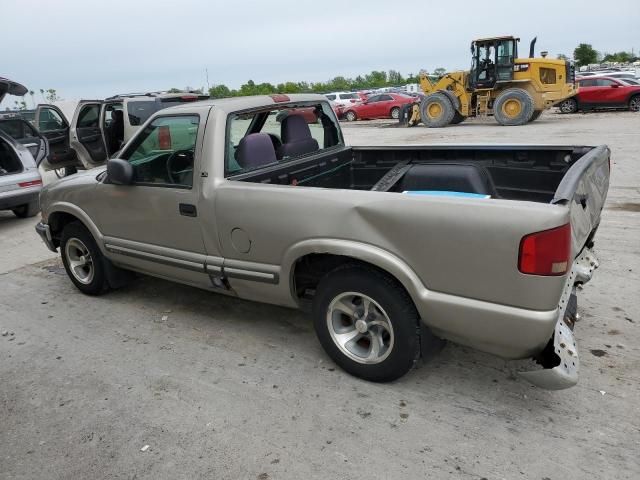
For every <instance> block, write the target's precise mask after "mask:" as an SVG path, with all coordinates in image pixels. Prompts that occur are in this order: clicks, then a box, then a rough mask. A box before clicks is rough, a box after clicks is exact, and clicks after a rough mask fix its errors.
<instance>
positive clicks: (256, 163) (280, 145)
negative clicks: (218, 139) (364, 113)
mask: <svg viewBox="0 0 640 480" xmlns="http://www.w3.org/2000/svg"><path fill="white" fill-rule="evenodd" d="M293 117H296V118H293ZM256 134H257V135H256ZM249 136H251V138H247V137H249ZM342 146H344V140H343V138H342V133H341V131H340V128H339V126H338V121H337V119H336V117H335V114H334V112H333V110H332V108H331V106H330V105H329V103H328V102H300V103H296V104H289V105H273V106H271V107H270V108H262V109H259V110H252V111H247V112H237V113H232V114H230V115H229V116H228V118H227V133H226V149H225V150H226V152H225V176H226V177H230V176H234V175H237V174H241V173H245V172H249V171H252V170H258V169H260V168H263V167H266V166H269V165H277V164H285V163H287V162H290V161H293V160H296V159H299V158H303V157H306V156H310V155H314V154H317V153H320V152H323V151H325V150H328V149H332V148H336V147H342Z"/></svg>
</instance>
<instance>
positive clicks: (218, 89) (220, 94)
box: [209, 85, 233, 98]
mask: <svg viewBox="0 0 640 480" xmlns="http://www.w3.org/2000/svg"><path fill="white" fill-rule="evenodd" d="M209 96H210V97H211V98H226V97H231V96H233V95H231V90H229V87H227V86H226V85H214V86H213V87H211V88H210V89H209Z"/></svg>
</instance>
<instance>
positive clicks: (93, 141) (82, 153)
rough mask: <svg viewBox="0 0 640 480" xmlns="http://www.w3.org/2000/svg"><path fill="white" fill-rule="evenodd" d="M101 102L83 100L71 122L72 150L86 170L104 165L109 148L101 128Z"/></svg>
mask: <svg viewBox="0 0 640 480" xmlns="http://www.w3.org/2000/svg"><path fill="white" fill-rule="evenodd" d="M102 103H103V102H102V101H101V100H82V101H81V102H80V103H79V104H78V108H76V112H75V114H74V116H73V120H72V121H71V148H73V149H74V150H75V151H76V152H77V154H78V159H79V160H80V161H81V162H82V164H83V165H84V167H85V168H87V169H89V168H92V167H95V166H98V165H102V164H104V162H105V161H106V160H107V148H106V145H105V142H104V136H103V132H102V129H101V127H100V110H101V108H102Z"/></svg>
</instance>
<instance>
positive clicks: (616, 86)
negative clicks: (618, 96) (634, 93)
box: [611, 83, 620, 88]
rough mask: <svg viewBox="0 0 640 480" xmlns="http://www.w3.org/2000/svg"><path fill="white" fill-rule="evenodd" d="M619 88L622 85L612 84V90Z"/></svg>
mask: <svg viewBox="0 0 640 480" xmlns="http://www.w3.org/2000/svg"><path fill="white" fill-rule="evenodd" d="M618 87H620V85H618V84H617V83H612V84H611V88H618Z"/></svg>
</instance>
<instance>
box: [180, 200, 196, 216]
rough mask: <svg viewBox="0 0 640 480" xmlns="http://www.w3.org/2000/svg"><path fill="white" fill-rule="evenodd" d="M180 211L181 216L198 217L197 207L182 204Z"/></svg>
mask: <svg viewBox="0 0 640 480" xmlns="http://www.w3.org/2000/svg"><path fill="white" fill-rule="evenodd" d="M178 210H179V211H180V215H184V216H185V217H197V216H198V210H197V209H196V206H195V205H191V204H190V203H181V204H180V205H179V206H178Z"/></svg>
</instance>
